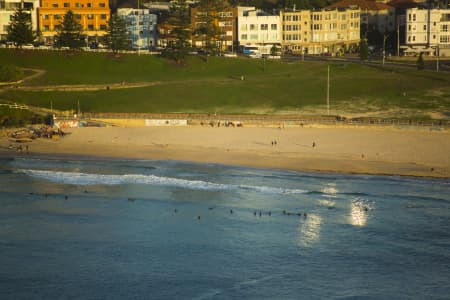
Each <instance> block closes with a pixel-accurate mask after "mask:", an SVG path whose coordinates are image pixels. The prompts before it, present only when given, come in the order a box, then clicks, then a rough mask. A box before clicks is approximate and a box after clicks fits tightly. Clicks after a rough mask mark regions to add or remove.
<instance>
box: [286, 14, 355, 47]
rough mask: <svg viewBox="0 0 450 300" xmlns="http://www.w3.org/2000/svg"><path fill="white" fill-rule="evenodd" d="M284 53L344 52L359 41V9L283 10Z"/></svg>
mask: <svg viewBox="0 0 450 300" xmlns="http://www.w3.org/2000/svg"><path fill="white" fill-rule="evenodd" d="M280 18H281V27H282V33H283V34H282V39H281V45H282V48H283V50H284V51H285V52H292V53H294V54H330V55H341V54H343V53H344V52H346V51H349V50H351V49H356V48H357V47H358V44H359V41H360V9H359V8H348V9H325V10H318V11H314V10H313V11H310V10H301V11H282V12H281V13H280Z"/></svg>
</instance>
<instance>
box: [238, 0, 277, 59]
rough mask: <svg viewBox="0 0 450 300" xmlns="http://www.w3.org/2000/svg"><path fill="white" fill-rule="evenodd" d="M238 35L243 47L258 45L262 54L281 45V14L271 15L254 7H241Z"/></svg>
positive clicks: (266, 53) (268, 52)
mask: <svg viewBox="0 0 450 300" xmlns="http://www.w3.org/2000/svg"><path fill="white" fill-rule="evenodd" d="M237 23H238V37H239V45H240V46H241V47H245V46H247V47H257V48H258V49H259V53H260V54H262V55H268V54H270V49H271V48H272V47H273V46H276V47H277V46H278V47H279V45H281V22H280V15H271V14H268V13H266V12H264V11H261V10H258V9H254V8H248V9H245V8H240V9H239V16H238V21H237Z"/></svg>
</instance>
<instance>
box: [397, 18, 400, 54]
mask: <svg viewBox="0 0 450 300" xmlns="http://www.w3.org/2000/svg"><path fill="white" fill-rule="evenodd" d="M399 56H400V24H399V22H398V17H397V57H399Z"/></svg>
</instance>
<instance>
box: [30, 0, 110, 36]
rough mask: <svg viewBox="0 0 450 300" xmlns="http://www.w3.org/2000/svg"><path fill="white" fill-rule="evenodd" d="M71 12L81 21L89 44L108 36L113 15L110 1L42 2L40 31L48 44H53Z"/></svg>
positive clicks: (60, 0) (39, 18)
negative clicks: (66, 15) (110, 18)
mask: <svg viewBox="0 0 450 300" xmlns="http://www.w3.org/2000/svg"><path fill="white" fill-rule="evenodd" d="M69 10H71V11H73V12H74V14H75V17H76V18H77V19H78V20H79V22H80V24H81V26H82V28H83V32H84V34H86V36H87V41H86V42H87V43H89V42H90V41H98V37H100V36H103V35H105V34H106V28H107V24H108V20H109V17H110V13H111V12H110V9H109V1H108V0H41V6H40V8H39V9H38V29H39V31H40V33H41V34H42V38H43V39H44V41H45V42H46V43H47V44H53V41H54V36H55V35H56V33H57V30H58V29H59V28H60V26H61V22H62V20H63V17H64V15H65V14H66V13H67V12H68V11H69Z"/></svg>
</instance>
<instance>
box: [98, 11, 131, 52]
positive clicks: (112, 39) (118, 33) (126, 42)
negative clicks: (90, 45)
mask: <svg viewBox="0 0 450 300" xmlns="http://www.w3.org/2000/svg"><path fill="white" fill-rule="evenodd" d="M106 32H107V33H106V35H105V37H104V40H105V43H106V44H107V45H108V47H109V48H110V49H111V50H112V51H113V53H115V54H116V53H117V52H118V51H119V50H127V49H128V48H129V47H130V39H129V37H128V33H127V27H126V24H125V20H124V19H122V18H121V17H119V16H118V15H117V14H113V15H112V16H111V18H110V19H109V21H108V28H107V29H106Z"/></svg>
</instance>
